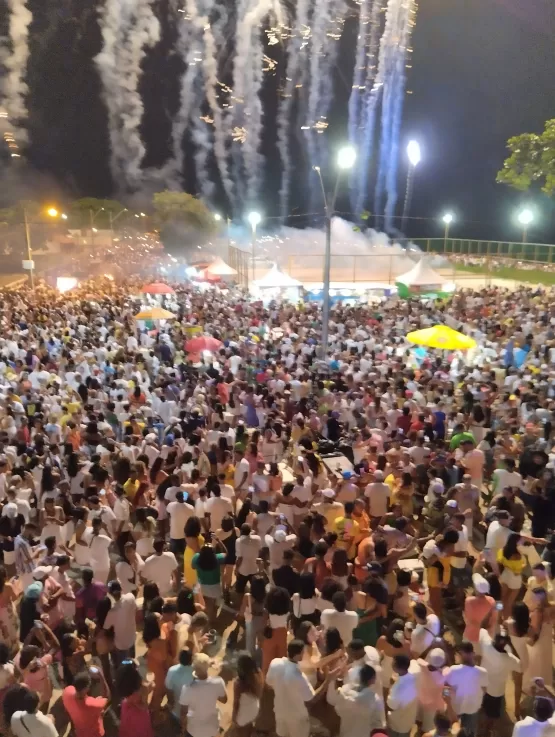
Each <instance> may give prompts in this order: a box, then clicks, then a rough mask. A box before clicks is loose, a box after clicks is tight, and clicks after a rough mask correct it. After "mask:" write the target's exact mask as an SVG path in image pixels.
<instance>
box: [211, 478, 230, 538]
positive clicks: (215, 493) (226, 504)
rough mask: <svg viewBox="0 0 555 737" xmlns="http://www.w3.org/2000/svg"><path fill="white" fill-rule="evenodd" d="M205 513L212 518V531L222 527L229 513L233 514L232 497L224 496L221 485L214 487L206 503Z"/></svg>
mask: <svg viewBox="0 0 555 737" xmlns="http://www.w3.org/2000/svg"><path fill="white" fill-rule="evenodd" d="M204 514H205V516H208V517H209V518H210V530H211V532H216V530H219V529H220V527H221V526H222V520H223V518H224V517H225V516H226V515H227V514H233V503H232V502H231V499H225V498H224V497H222V495H221V489H220V487H219V486H214V487H213V488H212V492H211V496H210V498H209V499H207V500H206V503H205V505H204Z"/></svg>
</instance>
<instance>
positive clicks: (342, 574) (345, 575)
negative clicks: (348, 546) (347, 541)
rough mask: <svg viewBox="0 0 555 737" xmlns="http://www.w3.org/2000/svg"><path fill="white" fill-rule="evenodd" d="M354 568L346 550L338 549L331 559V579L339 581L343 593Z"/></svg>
mask: <svg viewBox="0 0 555 737" xmlns="http://www.w3.org/2000/svg"><path fill="white" fill-rule="evenodd" d="M352 567H353V566H352V564H351V563H349V559H348V558H347V551H346V550H343V549H341V548H338V549H337V550H334V551H333V555H332V559H331V577H332V578H333V579H334V581H337V583H338V584H339V585H340V586H341V588H342V590H343V591H345V590H346V588H347V582H348V579H349V575H350V573H351V570H352Z"/></svg>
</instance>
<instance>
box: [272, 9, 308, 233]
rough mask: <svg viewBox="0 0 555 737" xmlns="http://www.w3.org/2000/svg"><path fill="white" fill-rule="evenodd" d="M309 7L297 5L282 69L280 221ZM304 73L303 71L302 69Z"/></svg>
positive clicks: (285, 209) (285, 204) (284, 209)
mask: <svg viewBox="0 0 555 737" xmlns="http://www.w3.org/2000/svg"><path fill="white" fill-rule="evenodd" d="M311 4H312V0H299V2H298V4H297V17H296V21H295V30H294V34H293V38H291V40H290V41H289V54H288V57H287V66H286V69H285V86H284V89H283V95H282V99H281V102H280V105H279V109H278V122H277V130H278V150H279V155H280V157H281V163H282V166H283V172H282V178H281V189H280V191H279V199H280V212H281V217H282V219H285V218H286V217H287V212H288V209H289V192H290V189H291V153H290V150H289V134H290V125H291V113H292V110H293V102H294V94H295V88H296V86H297V83H298V79H299V73H300V72H302V69H301V67H302V60H301V55H302V51H303V49H304V48H305V47H306V46H307V45H308V36H309V34H310V28H309V25H308V23H309V15H310V7H311ZM304 69H306V66H305V67H304Z"/></svg>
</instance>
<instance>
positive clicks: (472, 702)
mask: <svg viewBox="0 0 555 737" xmlns="http://www.w3.org/2000/svg"><path fill="white" fill-rule="evenodd" d="M459 654H460V658H461V662H460V664H458V665H452V666H451V667H450V668H448V669H447V671H446V674H445V685H446V686H447V687H448V688H449V689H450V701H451V706H452V708H453V711H454V712H455V714H456V715H457V717H458V719H459V721H460V723H461V727H462V728H463V729H464V730H465V732H466V734H468V735H475V734H476V731H477V728H478V713H479V711H480V709H481V707H482V702H483V700H484V695H485V692H486V687H487V685H488V674H487V671H486V669H485V668H483V667H481V666H478V665H475V664H474V647H473V645H472V643H471V642H463V643H462V644H461V645H460V646H459Z"/></svg>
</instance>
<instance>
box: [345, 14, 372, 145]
mask: <svg viewBox="0 0 555 737" xmlns="http://www.w3.org/2000/svg"><path fill="white" fill-rule="evenodd" d="M369 6H370V0H360V14H359V17H358V37H357V50H356V57H355V73H354V77H353V87H352V90H351V96H350V97H349V142H350V144H351V145H352V146H356V145H357V144H358V130H359V126H360V100H361V92H362V91H363V90H364V80H365V77H366V69H367V65H368V56H367V49H366V44H367V36H366V24H367V23H368V17H367V14H368V8H369Z"/></svg>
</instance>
